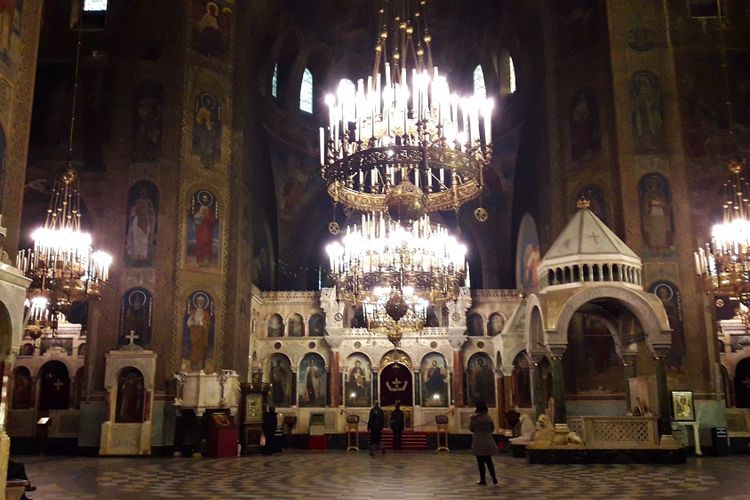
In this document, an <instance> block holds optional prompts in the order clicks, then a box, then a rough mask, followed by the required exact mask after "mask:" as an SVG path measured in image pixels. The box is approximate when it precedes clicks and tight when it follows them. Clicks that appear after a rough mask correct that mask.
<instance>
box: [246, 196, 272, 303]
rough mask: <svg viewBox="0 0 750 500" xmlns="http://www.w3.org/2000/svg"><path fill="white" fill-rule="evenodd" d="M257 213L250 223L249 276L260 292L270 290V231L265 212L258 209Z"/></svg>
mask: <svg viewBox="0 0 750 500" xmlns="http://www.w3.org/2000/svg"><path fill="white" fill-rule="evenodd" d="M259 213H260V215H259V217H256V218H254V219H253V221H252V231H253V262H252V268H251V269H250V276H251V278H252V280H253V283H254V284H255V286H257V287H258V288H260V289H261V290H270V289H271V288H272V280H271V273H272V271H273V256H272V253H271V249H272V248H273V247H272V246H271V235H270V233H271V230H270V227H269V225H268V218H267V217H266V215H265V211H263V210H262V209H259Z"/></svg>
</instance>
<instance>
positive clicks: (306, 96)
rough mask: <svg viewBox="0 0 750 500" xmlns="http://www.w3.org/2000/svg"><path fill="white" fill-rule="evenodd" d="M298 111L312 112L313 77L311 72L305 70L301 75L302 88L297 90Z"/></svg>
mask: <svg viewBox="0 0 750 500" xmlns="http://www.w3.org/2000/svg"><path fill="white" fill-rule="evenodd" d="M299 109H301V110H302V111H304V112H305V113H310V114H312V112H313V75H312V72H311V71H310V70H309V69H308V68H305V72H304V73H303V74H302V86H301V87H300V89H299Z"/></svg>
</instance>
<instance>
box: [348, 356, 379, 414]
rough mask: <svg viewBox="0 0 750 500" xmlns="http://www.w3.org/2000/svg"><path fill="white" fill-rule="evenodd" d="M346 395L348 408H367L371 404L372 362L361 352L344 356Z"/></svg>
mask: <svg viewBox="0 0 750 500" xmlns="http://www.w3.org/2000/svg"><path fill="white" fill-rule="evenodd" d="M345 387H346V395H345V398H344V401H346V406H348V407H350V408H369V407H370V406H371V405H372V404H371V403H372V364H371V363H370V359H369V358H368V357H367V356H365V355H364V354H361V353H354V354H352V355H351V356H349V357H348V358H346V385H345Z"/></svg>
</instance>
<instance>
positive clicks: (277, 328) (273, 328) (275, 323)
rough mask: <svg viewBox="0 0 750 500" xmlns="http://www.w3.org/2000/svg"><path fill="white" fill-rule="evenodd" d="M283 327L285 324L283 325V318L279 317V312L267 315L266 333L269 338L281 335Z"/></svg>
mask: <svg viewBox="0 0 750 500" xmlns="http://www.w3.org/2000/svg"><path fill="white" fill-rule="evenodd" d="M285 328H286V325H284V318H282V317H281V314H279V313H273V314H271V315H269V316H268V320H266V335H267V336H268V337H269V338H278V337H283V336H284V333H285V332H284V330H285Z"/></svg>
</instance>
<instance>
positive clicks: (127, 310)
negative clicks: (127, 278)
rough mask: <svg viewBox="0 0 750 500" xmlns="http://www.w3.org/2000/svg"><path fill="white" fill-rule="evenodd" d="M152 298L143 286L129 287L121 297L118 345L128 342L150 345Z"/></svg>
mask: <svg viewBox="0 0 750 500" xmlns="http://www.w3.org/2000/svg"><path fill="white" fill-rule="evenodd" d="M152 307H153V298H152V296H151V293H150V292H149V291H148V290H146V289H145V288H131V289H130V290H128V291H127V292H125V295H123V297H122V306H121V307H120V335H119V336H118V338H117V342H118V343H119V344H120V345H127V344H129V343H130V336H131V334H132V336H133V344H136V345H140V346H144V347H149V346H150V345H151V314H152Z"/></svg>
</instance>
